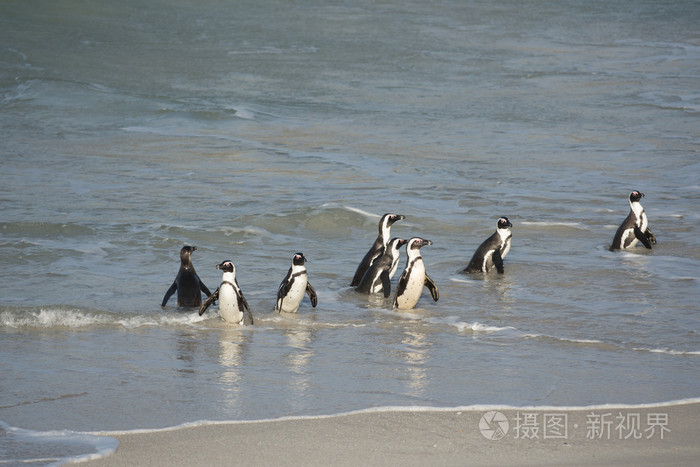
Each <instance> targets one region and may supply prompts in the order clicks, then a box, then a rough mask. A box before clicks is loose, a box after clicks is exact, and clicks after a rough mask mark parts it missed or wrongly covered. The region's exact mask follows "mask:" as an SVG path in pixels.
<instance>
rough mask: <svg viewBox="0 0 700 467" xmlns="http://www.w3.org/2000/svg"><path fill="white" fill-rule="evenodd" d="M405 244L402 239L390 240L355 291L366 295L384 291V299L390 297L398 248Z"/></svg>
mask: <svg viewBox="0 0 700 467" xmlns="http://www.w3.org/2000/svg"><path fill="white" fill-rule="evenodd" d="M406 243H408V241H407V240H404V239H403V238H392V239H391V241H390V242H389V244H388V245H387V246H386V248H385V249H384V254H383V255H381V256H380V257H379V258H377V259H376V260H375V261H374V263H372V266H370V267H369V269H368V270H367V272H366V273H365V275H364V277H363V278H362V281H361V282H360V285H358V286H357V288H355V290H356V291H358V292H360V293H366V294H370V293H379V292H382V291H384V298H386V297H388V296H389V295H391V278H392V277H394V274H396V268H398V266H399V257H400V256H401V253H400V252H399V248H401V247H402V246H403V245H405V244H406Z"/></svg>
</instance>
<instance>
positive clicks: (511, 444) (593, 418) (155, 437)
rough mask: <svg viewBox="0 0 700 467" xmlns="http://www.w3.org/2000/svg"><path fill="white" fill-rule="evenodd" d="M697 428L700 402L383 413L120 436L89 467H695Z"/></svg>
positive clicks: (203, 424) (197, 425)
mask: <svg viewBox="0 0 700 467" xmlns="http://www.w3.org/2000/svg"><path fill="white" fill-rule="evenodd" d="M698 421H700V400H698V399H690V400H686V401H678V402H673V403H668V404H648V405H639V406H634V405H601V406H591V407H519V408H518V407H508V406H476V407H468V408H455V409H436V410H431V409H428V408H421V409H419V410H416V409H414V408H409V407H406V408H384V409H371V410H364V411H358V412H351V413H346V414H340V415H333V416H323V417H289V418H283V419H277V420H262V421H246V422H211V423H209V422H201V423H195V424H187V425H183V426H181V427H175V428H171V429H161V430H151V431H148V430H136V431H129V432H112V433H101V434H102V435H105V436H116V438H117V439H118V440H119V447H118V448H117V450H116V452H115V453H114V454H112V455H110V456H107V457H104V458H102V459H96V460H91V461H89V462H86V463H83V464H82V465H94V466H126V465H149V466H161V465H162V466H165V465H168V466H181V465H182V466H184V465H243V464H247V465H307V466H308V465H311V466H317V465H318V466H320V465H324V466H326V465H341V466H343V465H348V466H350V465H367V464H369V465H397V466H398V465H401V466H402V467H405V466H413V465H416V466H417V465H422V466H423V465H593V464H595V465H601V464H603V465H643V466H651V465H654V466H657V465H697V462H698V459H700V443H698V441H699V438H698V435H697V426H696V424H697V423H698ZM115 433H116V434H115Z"/></svg>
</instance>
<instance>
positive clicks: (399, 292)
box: [394, 237, 440, 310]
mask: <svg viewBox="0 0 700 467" xmlns="http://www.w3.org/2000/svg"><path fill="white" fill-rule="evenodd" d="M432 244H433V242H431V241H430V240H425V239H422V238H419V237H414V238H412V239H410V240H409V241H408V243H407V244H406V253H407V254H408V259H407V260H406V268H405V269H404V270H403V273H402V274H401V277H400V278H399V283H398V285H397V287H396V296H395V297H394V308H398V309H400V310H409V309H412V308H415V306H416V304H417V303H418V300H419V299H420V296H421V294H422V293H423V287H427V288H428V290H430V294H431V295H432V296H433V300H435V301H436V302H437V301H438V299H439V298H440V294H439V292H438V287H437V285H436V284H435V282H434V281H433V280H432V279H431V278H430V277H429V276H428V275H427V274H426V273H425V264H423V257H422V256H421V254H420V248H421V247H422V246H425V245H432Z"/></svg>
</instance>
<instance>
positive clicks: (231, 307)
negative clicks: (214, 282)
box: [199, 260, 253, 325]
mask: <svg viewBox="0 0 700 467" xmlns="http://www.w3.org/2000/svg"><path fill="white" fill-rule="evenodd" d="M216 269H220V270H222V271H223V275H222V277H221V285H219V287H218V288H217V289H216V290H215V291H214V293H213V294H211V296H210V297H209V298H207V300H206V301H205V302H204V303H202V306H201V307H200V308H199V316H202V314H204V312H205V311H206V310H207V308H209V305H211V304H212V303H214V301H215V300H219V316H221V319H223V320H224V321H226V322H227V323H232V324H240V325H243V324H253V315H252V313H251V312H250V307H249V306H248V302H247V301H246V299H245V297H244V296H243V292H241V288H240V287H239V286H238V281H237V280H236V266H234V265H233V261H231V260H226V261H222V262H221V263H220V264H217V265H216Z"/></svg>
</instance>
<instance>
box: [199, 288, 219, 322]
mask: <svg viewBox="0 0 700 467" xmlns="http://www.w3.org/2000/svg"><path fill="white" fill-rule="evenodd" d="M218 299H219V289H218V288H217V289H216V290H215V291H214V293H213V294H211V295H209V297H208V298H207V299H206V300H205V301H204V303H202V306H200V307H199V316H202V315H203V314H204V312H205V311H207V308H209V306H211V304H212V303H214V302H215V301H216V300H218Z"/></svg>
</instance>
